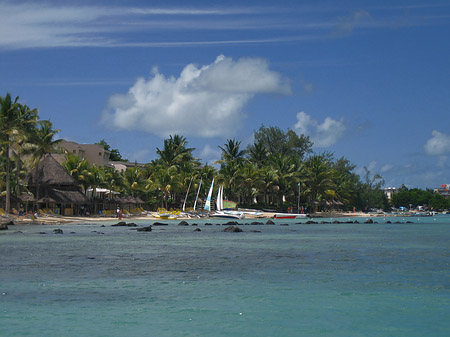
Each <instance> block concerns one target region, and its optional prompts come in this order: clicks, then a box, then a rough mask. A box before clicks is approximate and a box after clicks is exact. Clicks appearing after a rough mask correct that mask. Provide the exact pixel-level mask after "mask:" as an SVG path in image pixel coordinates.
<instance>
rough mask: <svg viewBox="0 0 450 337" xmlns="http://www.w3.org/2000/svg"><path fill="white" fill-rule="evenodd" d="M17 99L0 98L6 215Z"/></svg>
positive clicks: (0, 128)
mask: <svg viewBox="0 0 450 337" xmlns="http://www.w3.org/2000/svg"><path fill="white" fill-rule="evenodd" d="M18 100H19V97H18V96H17V97H16V98H15V100H14V101H13V100H12V99H11V95H10V94H9V93H8V94H6V96H5V97H1V96H0V137H1V138H0V139H1V146H2V148H3V152H4V155H5V171H6V202H5V210H6V213H7V214H8V213H9V211H10V207H11V205H10V204H11V185H10V184H11V181H10V180H11V167H10V153H9V152H10V148H11V136H12V134H13V133H14V131H15V130H17V128H18V126H19V125H20V123H19V121H18V118H17V110H18V107H19V105H18V103H17V101H18Z"/></svg>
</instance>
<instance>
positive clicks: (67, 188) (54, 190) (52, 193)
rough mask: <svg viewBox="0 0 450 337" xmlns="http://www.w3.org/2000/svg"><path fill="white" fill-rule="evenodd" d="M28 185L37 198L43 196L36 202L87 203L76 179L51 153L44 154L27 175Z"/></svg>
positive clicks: (87, 200)
mask: <svg viewBox="0 0 450 337" xmlns="http://www.w3.org/2000/svg"><path fill="white" fill-rule="evenodd" d="M28 187H29V189H30V190H34V192H35V193H34V195H35V196H37V197H38V198H39V196H40V195H41V196H44V197H42V198H39V200H38V201H37V202H38V203H52V202H53V203H60V204H88V203H89V199H88V198H87V197H86V196H85V195H84V194H83V193H81V191H80V187H79V186H78V185H77V182H76V180H75V179H74V178H73V177H72V176H71V175H70V174H69V173H68V172H67V171H66V170H65V169H64V167H62V166H61V165H60V164H59V163H58V162H57V161H56V159H55V158H53V157H52V156H51V155H47V156H45V157H44V158H43V159H42V160H41V161H40V162H39V163H38V165H37V166H36V168H35V169H33V170H32V172H31V173H30V174H29V175H28ZM44 199H45V200H44Z"/></svg>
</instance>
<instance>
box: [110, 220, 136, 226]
mask: <svg viewBox="0 0 450 337" xmlns="http://www.w3.org/2000/svg"><path fill="white" fill-rule="evenodd" d="M111 226H113V227H136V226H137V225H136V224H135V223H134V222H130V223H126V222H125V221H120V222H118V223H116V224H114V225H111Z"/></svg>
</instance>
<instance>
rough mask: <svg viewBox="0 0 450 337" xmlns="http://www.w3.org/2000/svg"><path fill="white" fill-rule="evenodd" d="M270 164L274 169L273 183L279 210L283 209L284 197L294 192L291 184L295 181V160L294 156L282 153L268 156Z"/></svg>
mask: <svg viewBox="0 0 450 337" xmlns="http://www.w3.org/2000/svg"><path fill="white" fill-rule="evenodd" d="M270 166H271V167H272V169H273V170H274V171H275V174H276V176H275V177H276V178H275V185H276V186H278V188H277V192H278V193H277V196H278V200H277V204H278V208H279V209H280V210H282V209H283V203H284V202H283V199H284V197H286V196H288V195H289V194H292V193H293V192H294V188H293V186H295V185H296V183H297V179H296V178H297V176H296V175H297V172H298V171H297V161H296V160H295V158H294V157H290V156H285V155H282V154H274V155H271V156H270Z"/></svg>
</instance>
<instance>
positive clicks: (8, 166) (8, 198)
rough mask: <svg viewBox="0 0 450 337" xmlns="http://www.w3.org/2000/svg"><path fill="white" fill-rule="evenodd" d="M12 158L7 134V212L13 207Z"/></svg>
mask: <svg viewBox="0 0 450 337" xmlns="http://www.w3.org/2000/svg"><path fill="white" fill-rule="evenodd" d="M10 170H11V168H10V160H9V137H8V136H6V199H5V212H6V215H8V214H9V211H10V208H11V186H10V178H11V177H10V176H11V172H10Z"/></svg>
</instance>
